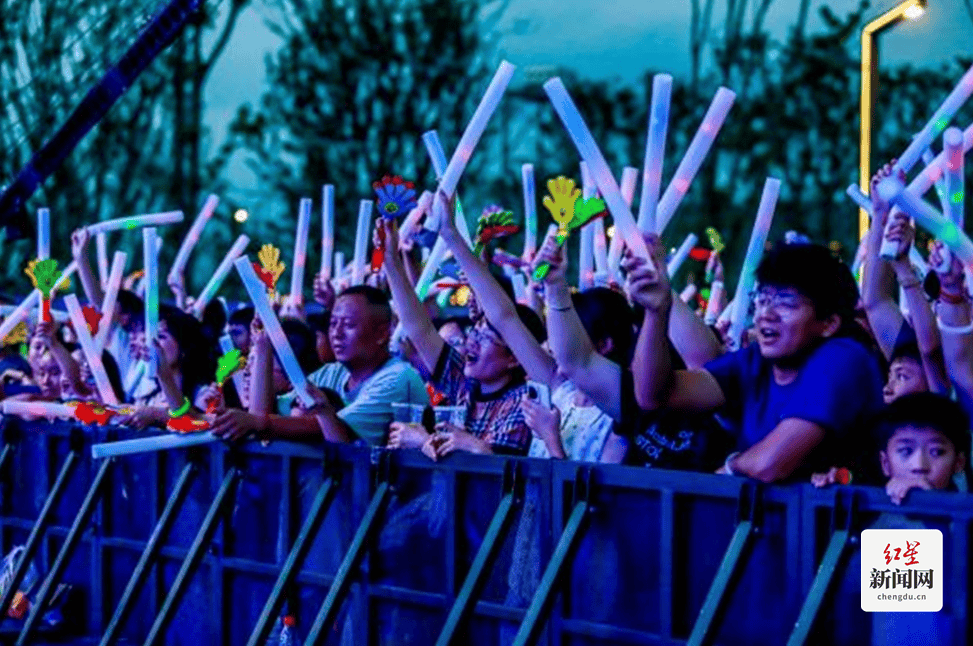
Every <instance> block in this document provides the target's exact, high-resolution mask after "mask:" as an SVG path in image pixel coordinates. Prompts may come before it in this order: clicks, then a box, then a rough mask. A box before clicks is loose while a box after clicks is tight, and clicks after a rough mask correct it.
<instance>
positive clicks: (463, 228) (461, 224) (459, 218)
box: [456, 198, 473, 249]
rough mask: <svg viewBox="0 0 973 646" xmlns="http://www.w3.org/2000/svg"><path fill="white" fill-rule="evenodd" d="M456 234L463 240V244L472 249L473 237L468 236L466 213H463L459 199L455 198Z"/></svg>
mask: <svg viewBox="0 0 973 646" xmlns="http://www.w3.org/2000/svg"><path fill="white" fill-rule="evenodd" d="M456 232H457V233H459V235H460V237H461V238H463V242H465V243H466V246H467V247H469V248H470V249H472V248H473V237H472V236H471V235H470V225H469V223H468V222H467V221H466V213H465V212H463V205H462V204H461V203H460V201H459V198H456Z"/></svg>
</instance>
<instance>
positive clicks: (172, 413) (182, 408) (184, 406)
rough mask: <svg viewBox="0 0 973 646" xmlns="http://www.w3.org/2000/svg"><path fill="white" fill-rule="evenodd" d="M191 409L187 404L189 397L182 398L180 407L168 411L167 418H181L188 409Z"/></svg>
mask: <svg viewBox="0 0 973 646" xmlns="http://www.w3.org/2000/svg"><path fill="white" fill-rule="evenodd" d="M191 407H192V404H190V403H189V397H183V398H182V406H180V407H179V408H177V409H175V410H170V411H169V417H171V418H173V419H175V418H177V417H182V416H183V415H185V414H186V413H188V412H189V409H190V408H191Z"/></svg>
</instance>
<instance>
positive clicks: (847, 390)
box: [625, 245, 883, 482]
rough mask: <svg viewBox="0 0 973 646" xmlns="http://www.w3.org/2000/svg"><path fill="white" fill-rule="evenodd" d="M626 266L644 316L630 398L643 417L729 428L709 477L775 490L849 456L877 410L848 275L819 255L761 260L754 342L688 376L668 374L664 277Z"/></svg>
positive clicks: (805, 250)
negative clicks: (692, 414) (706, 417)
mask: <svg viewBox="0 0 973 646" xmlns="http://www.w3.org/2000/svg"><path fill="white" fill-rule="evenodd" d="M625 265H626V270H627V271H628V286H627V287H628V291H629V295H630V297H631V298H632V300H633V301H635V302H636V303H639V304H640V305H642V306H643V307H644V308H645V315H644V321H643V324H642V329H641V332H640V334H639V340H638V346H637V348H636V352H635V358H634V360H633V363H632V371H633V377H634V387H635V399H636V401H637V402H638V404H639V406H640V407H641V408H642V409H644V410H658V409H663V408H669V409H677V410H688V411H698V412H700V411H710V410H717V409H719V410H720V411H721V413H722V414H723V415H724V416H725V417H727V418H729V419H730V420H732V421H733V422H735V423H736V425H737V428H738V436H737V449H738V450H737V452H735V453H732V454H731V455H730V456H729V457H728V458H727V460H726V463H725V465H724V466H723V468H721V469H720V470H719V471H718V473H729V474H733V475H742V476H748V477H752V478H755V479H758V480H762V481H764V482H776V481H782V480H790V479H799V478H805V477H806V476H807V475H809V474H810V473H811V472H812V471H813V470H814V469H815V468H819V469H824V470H826V469H827V467H830V466H832V465H834V464H840V463H845V462H847V461H848V460H849V459H851V458H853V457H855V456H854V455H853V454H852V451H854V449H855V447H856V445H857V444H858V441H857V438H856V437H855V433H856V432H863V431H861V429H864V428H865V426H864V425H865V423H866V420H867V419H868V418H869V417H871V416H872V415H873V414H875V413H876V412H878V410H880V408H881V406H882V386H883V380H882V372H881V369H880V367H879V362H878V359H877V357H876V356H875V354H874V353H873V352H871V351H870V349H869V347H868V346H867V345H866V344H867V337H865V335H864V332H863V331H862V330H861V328H859V327H857V324H856V323H855V322H854V318H853V317H854V308H855V305H856V302H857V300H858V291H857V288H856V286H855V282H854V278H853V277H852V275H851V272H850V271H849V270H848V268H847V267H846V266H845V265H844V264H843V263H841V261H839V260H837V259H836V258H834V257H833V256H832V254H831V252H830V251H829V250H828V249H826V248H825V247H821V246H816V245H782V246H779V247H778V248H777V249H775V250H773V251H771V252H769V253H767V254H766V256H765V257H764V259H763V262H761V264H760V267H759V268H758V270H757V283H758V286H759V288H758V290H757V293H756V297H755V298H754V305H755V311H754V329H753V331H754V332H755V342H753V343H751V344H750V345H748V346H746V347H745V348H743V349H741V350H739V351H736V352H731V353H728V354H725V355H723V356H721V357H718V358H716V359H714V360H713V361H710V362H709V363H707V364H706V365H705V366H704V367H703V368H702V369H698V370H673V369H672V367H671V364H670V358H669V352H668V344H667V342H666V331H667V329H668V325H669V312H670V308H671V305H672V296H671V290H670V287H669V281H668V278H667V276H666V275H665V272H657V271H656V270H655V269H654V268H652V267H649V266H648V263H645V262H644V261H642V260H640V259H638V258H635V257H631V256H630V257H628V258H627V259H626V261H625ZM657 266H661V267H663V268H664V267H665V264H664V263H660V264H657Z"/></svg>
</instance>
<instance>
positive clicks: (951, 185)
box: [943, 128, 965, 229]
mask: <svg viewBox="0 0 973 646" xmlns="http://www.w3.org/2000/svg"><path fill="white" fill-rule="evenodd" d="M943 154H944V155H945V156H946V199H947V203H948V204H949V209H948V212H947V213H946V214H945V215H946V216H947V217H949V219H950V220H952V221H953V222H954V223H956V226H958V227H959V228H960V229H962V228H963V206H964V201H965V196H964V190H965V186H964V181H963V170H964V163H963V133H962V132H961V131H960V129H959V128H949V129H948V130H946V132H945V133H944V134H943Z"/></svg>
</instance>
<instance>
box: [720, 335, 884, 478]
mask: <svg viewBox="0 0 973 646" xmlns="http://www.w3.org/2000/svg"><path fill="white" fill-rule="evenodd" d="M705 368H706V370H707V371H708V372H709V373H710V374H712V375H713V377H714V378H715V379H716V381H717V383H719V385H720V388H721V389H722V390H723V396H724V397H725V398H726V406H725V409H724V410H723V411H722V412H723V414H725V415H726V416H727V417H728V418H730V419H731V420H733V421H735V422H736V423H737V426H738V428H739V434H738V436H737V450H739V451H745V450H747V449H749V448H750V447H751V446H753V445H754V444H756V443H758V442H759V441H760V440H762V439H763V438H764V437H766V436H767V435H768V434H769V433H770V432H771V431H773V430H774V429H775V428H776V427H777V425H778V424H779V423H780V422H781V420H784V419H789V418H797V419H802V420H805V421H808V422H811V423H814V424H817V425H818V426H820V427H822V428H823V429H824V430H825V433H826V435H825V439H824V441H823V442H822V443H821V444H820V445H819V446H818V447H816V448H815V450H814V451H812V452H811V454H810V455H809V456H808V458H807V459H806V460H805V461H804V464H803V466H802V467H801V468H800V469H798V471H797V472H795V474H794V476H793V477H794V478H802V477H804V476H805V475H807V474H809V473H811V472H813V471H815V470H827V469H828V468H830V467H832V466H835V465H840V464H846V463H847V461H848V460H849V459H851V458H854V457H858V456H857V455H855V452H857V451H859V450H861V449H862V447H863V446H864V444H865V443H866V442H865V439H866V433H867V429H868V423H869V420H870V418H871V417H872V416H874V415H875V414H876V413H878V412H879V411H880V410H881V408H882V387H883V385H884V383H885V380H884V379H883V378H882V377H883V375H882V372H881V368H880V366H879V362H878V359H877V357H875V356H874V355H873V354H872V353H871V352H870V351H869V350H867V349H866V348H865V347H863V346H862V345H861V344H860V343H858V342H857V341H853V340H851V339H846V338H838V339H828V340H826V341H824V342H823V343H822V344H821V345H820V346H818V347H817V348H816V349H815V350H813V351H812V352H811V354H810V355H809V356H808V358H807V359H806V360H805V362H804V365H802V366H801V367H800V369H799V370H798V375H797V378H796V379H794V381H792V382H791V383H789V384H787V385H786V386H781V385H779V384H777V383H776V382H775V381H774V377H773V370H772V366H771V363H770V362H769V361H767V360H765V359H764V358H763V357H762V356H761V355H760V348H759V346H758V345H756V344H753V345H750V346H748V347H746V348H744V349H742V350H738V351H737V352H730V353H728V354H725V355H723V356H721V357H718V358H716V359H714V360H713V361H710V362H709V363H707V364H706V366H705Z"/></svg>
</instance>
